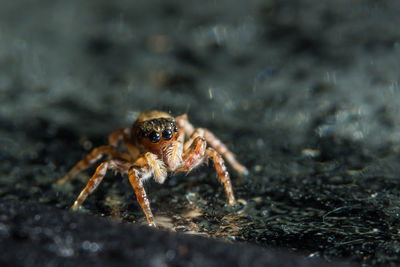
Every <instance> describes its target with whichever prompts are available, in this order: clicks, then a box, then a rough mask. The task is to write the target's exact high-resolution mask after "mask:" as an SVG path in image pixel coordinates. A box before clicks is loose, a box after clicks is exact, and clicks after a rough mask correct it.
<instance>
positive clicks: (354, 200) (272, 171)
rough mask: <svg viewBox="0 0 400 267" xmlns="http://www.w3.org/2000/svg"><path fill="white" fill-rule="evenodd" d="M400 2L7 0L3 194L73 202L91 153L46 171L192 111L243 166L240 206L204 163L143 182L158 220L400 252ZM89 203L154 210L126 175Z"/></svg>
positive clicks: (327, 252) (267, 240) (389, 255)
mask: <svg viewBox="0 0 400 267" xmlns="http://www.w3.org/2000/svg"><path fill="white" fill-rule="evenodd" d="M399 8H400V2H399V1H372V0H371V1H367V0H365V1H359V0H350V1H349V0H337V1H319V0H297V1H292V0H291V1H289V0H271V1H261V0H260V1H258V0H253V1H243V2H241V3H237V4H235V5H232V3H231V1H209V2H204V1H202V2H189V1H178V0H176V1H168V2H165V1H157V0H154V1H126V0H116V1H112V2H110V1H107V0H97V1H85V2H82V1H78V0H71V1H41V2H40V3H37V2H32V1H29V0H19V1H2V2H1V3H0V70H1V71H0V197H1V199H2V200H4V201H5V200H16V201H18V203H21V205H23V203H29V202H30V203H32V204H34V205H37V204H38V203H40V204H43V205H45V206H48V207H53V208H54V207H56V208H58V209H67V208H69V207H70V206H71V205H72V203H73V201H74V200H75V199H76V197H77V196H78V194H79V192H80V191H81V189H82V188H83V187H84V185H85V182H86V181H87V179H88V177H89V176H90V175H91V174H92V173H93V171H94V169H95V166H94V167H93V168H91V169H89V170H88V171H87V172H84V173H83V174H82V175H81V176H79V177H77V179H75V180H74V181H72V182H71V183H70V184H67V185H64V186H56V185H55V184H54V182H55V181H56V180H57V179H58V178H60V177H62V176H63V175H64V174H65V173H66V172H67V171H68V170H69V169H70V168H71V167H72V166H73V165H74V164H75V163H76V162H77V161H78V160H80V159H81V158H82V157H83V156H84V155H85V154H87V153H89V152H90V150H91V149H92V148H94V147H96V146H99V145H102V144H104V143H106V141H107V135H108V134H109V133H110V132H112V131H113V130H114V129H116V128H117V127H121V126H127V125H129V124H130V123H132V122H133V120H134V116H135V115H136V114H137V113H138V112H140V111H141V110H148V109H162V110H165V111H170V112H171V113H173V114H175V115H178V114H181V113H184V112H187V113H188V115H189V118H190V120H191V121H192V122H193V123H194V125H197V126H201V127H207V128H209V129H211V130H212V131H213V132H214V133H215V134H216V135H217V136H219V137H220V138H221V139H222V140H223V141H224V142H226V144H227V145H228V147H229V148H231V149H232V151H233V152H234V153H236V154H237V155H238V159H239V160H240V161H241V162H242V163H244V164H245V165H246V166H247V167H248V168H249V170H250V175H248V176H246V177H240V176H238V175H237V174H235V173H234V172H233V171H232V183H233V187H234V190H235V194H236V197H237V198H238V199H240V205H238V206H236V207H234V208H230V207H228V206H226V198H225V195H224V191H223V188H222V187H221V185H220V184H219V183H218V182H217V180H216V179H215V171H214V170H213V169H212V167H211V165H212V164H209V166H208V167H207V166H203V167H202V168H199V169H198V170H195V171H193V172H191V173H190V174H188V175H184V174H179V175H175V176H174V177H171V178H169V179H168V180H167V181H166V183H165V184H164V185H158V184H156V183H155V182H154V181H150V182H149V183H147V184H146V190H147V192H148V195H149V197H150V201H151V206H152V210H153V213H154V215H155V216H156V220H157V222H158V224H159V225H160V227H161V228H163V229H164V230H165V229H170V230H173V231H177V232H185V233H193V234H198V235H203V236H205V237H210V238H214V239H222V240H229V241H232V242H236V241H244V242H248V243H251V244H256V245H258V246H261V247H264V248H282V249H285V250H289V251H291V252H297V253H301V254H302V255H303V256H305V257H309V256H310V257H316V258H322V259H325V260H327V261H331V260H334V259H337V258H340V259H345V260H346V261H348V262H357V263H363V264H370V265H383V264H385V265H396V264H399V263H400V257H399V256H398V255H399V251H400V243H399V238H398V229H399V228H400V225H399V220H398V217H399V214H400V198H399V195H400V194H399V190H400V179H399V175H398V170H399V169H400V157H399V151H400V134H399V132H400V117H399V116H398V114H399V111H400V107H399V103H400V89H399V80H400V76H399V71H398V70H399V65H400V63H399V62H400V44H399V42H400V33H399V30H398V25H400V21H399V20H400V17H399V16H398V10H399ZM83 206H84V209H83V210H82V212H81V213H87V214H89V215H92V216H104V217H107V218H110V219H112V220H116V221H122V222H126V223H128V224H131V223H133V224H145V220H144V216H143V213H142V211H141V210H140V207H139V206H138V204H137V202H136V199H135V195H134V193H133V190H132V189H131V187H130V185H129V182H128V181H127V179H126V177H121V176H119V175H116V176H114V175H113V174H112V173H109V174H108V175H107V177H106V178H105V179H104V182H103V183H102V184H101V185H100V186H99V188H98V189H97V190H96V191H95V193H94V194H93V195H91V196H89V197H88V199H87V200H86V201H85V203H84V205H83ZM81 213H77V215H76V216H77V218H79V216H80V215H81ZM82 216H83V215H82ZM63 242H64V241H63ZM4 246H6V245H4ZM31 246H32V245H31ZM10 247H11V246H10ZM15 248H16V249H18V247H17V246H16V247H15ZM21 249H22V247H21ZM115 260H118V258H117V257H116V259H115Z"/></svg>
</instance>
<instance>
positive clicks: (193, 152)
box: [179, 137, 235, 206]
mask: <svg viewBox="0 0 400 267" xmlns="http://www.w3.org/2000/svg"><path fill="white" fill-rule="evenodd" d="M208 158H211V159H212V160H213V162H214V166H215V169H216V171H217V173H218V177H219V179H220V181H221V182H222V183H223V184H224V187H225V191H226V195H227V197H228V201H229V205H231V206H233V205H235V197H234V195H233V190H232V184H231V179H230V177H229V173H228V171H227V170H226V167H225V163H224V160H223V158H222V156H221V155H220V154H219V153H218V152H217V151H216V150H215V149H213V148H211V147H209V148H207V142H206V141H205V140H204V138H202V137H196V138H195V139H194V140H193V142H192V143H191V144H190V146H189V147H188V148H187V149H186V150H185V152H184V154H183V164H182V167H181V168H179V171H190V170H192V169H194V168H196V167H197V166H198V165H199V164H201V163H203V162H204V161H205V160H207V159H208Z"/></svg>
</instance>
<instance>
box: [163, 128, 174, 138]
mask: <svg viewBox="0 0 400 267" xmlns="http://www.w3.org/2000/svg"><path fill="white" fill-rule="evenodd" d="M162 137H163V138H164V139H165V140H169V139H171V138H172V132H171V130H170V129H165V130H164V131H163V132H162Z"/></svg>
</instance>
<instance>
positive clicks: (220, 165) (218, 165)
mask: <svg viewBox="0 0 400 267" xmlns="http://www.w3.org/2000/svg"><path fill="white" fill-rule="evenodd" d="M206 153H207V156H208V157H210V158H212V160H213V162H214V166H215V169H216V171H217V173H218V177H219V179H220V180H221V182H222V183H223V184H224V186H225V191H226V195H227V196H228V200H229V205H231V206H233V205H235V202H236V201H235V196H234V195H233V190H232V184H231V179H230V177H229V173H228V171H227V170H226V167H225V163H224V159H223V158H222V156H221V154H219V153H218V152H217V151H216V150H215V149H213V148H211V147H209V148H207V150H206Z"/></svg>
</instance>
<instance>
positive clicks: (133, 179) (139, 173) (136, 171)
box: [128, 166, 156, 227]
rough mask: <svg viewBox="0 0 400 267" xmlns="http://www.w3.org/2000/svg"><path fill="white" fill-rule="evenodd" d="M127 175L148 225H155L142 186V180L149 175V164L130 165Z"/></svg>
mask: <svg viewBox="0 0 400 267" xmlns="http://www.w3.org/2000/svg"><path fill="white" fill-rule="evenodd" d="M128 175H129V182H130V183H131V185H132V187H133V189H134V190H135V194H136V198H137V201H138V202H139V205H140V206H141V207H142V210H143V212H144V214H145V215H146V219H147V222H148V223H149V225H150V226H154V227H156V223H155V222H154V216H153V213H152V212H151V209H150V201H149V199H148V197H147V194H146V191H145V190H144V186H143V180H145V179H146V178H148V177H149V176H151V168H150V167H149V166H143V167H132V168H131V169H129V172H128Z"/></svg>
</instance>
